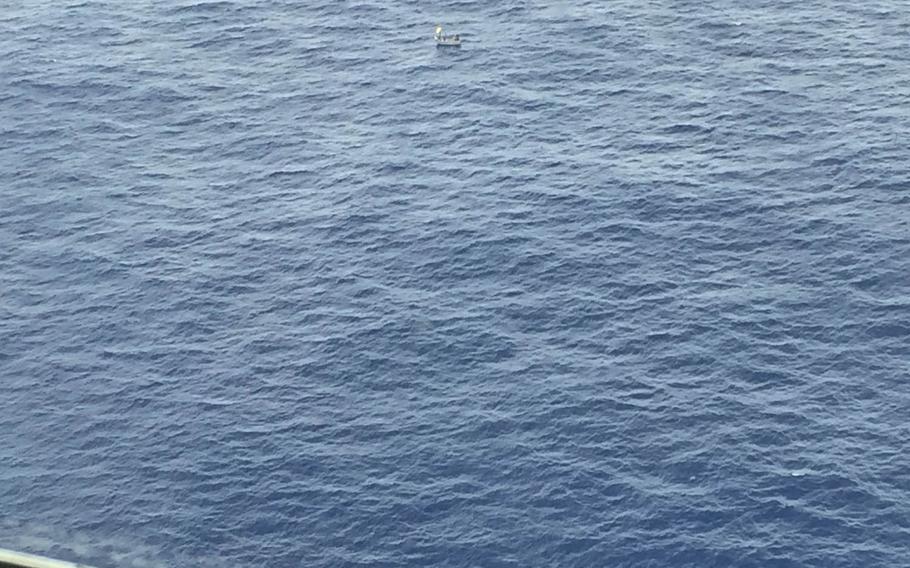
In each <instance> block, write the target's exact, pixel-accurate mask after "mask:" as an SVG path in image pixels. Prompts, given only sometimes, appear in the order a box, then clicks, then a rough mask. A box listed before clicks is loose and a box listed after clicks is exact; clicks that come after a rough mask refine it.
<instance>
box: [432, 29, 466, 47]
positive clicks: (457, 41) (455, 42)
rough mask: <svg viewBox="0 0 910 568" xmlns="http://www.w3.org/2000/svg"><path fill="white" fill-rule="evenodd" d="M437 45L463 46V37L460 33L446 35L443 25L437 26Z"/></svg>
mask: <svg viewBox="0 0 910 568" xmlns="http://www.w3.org/2000/svg"><path fill="white" fill-rule="evenodd" d="M433 37H435V38H436V47H461V38H460V37H459V36H458V34H455V35H445V34H444V33H443V32H442V26H436V35H435V36H433Z"/></svg>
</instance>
